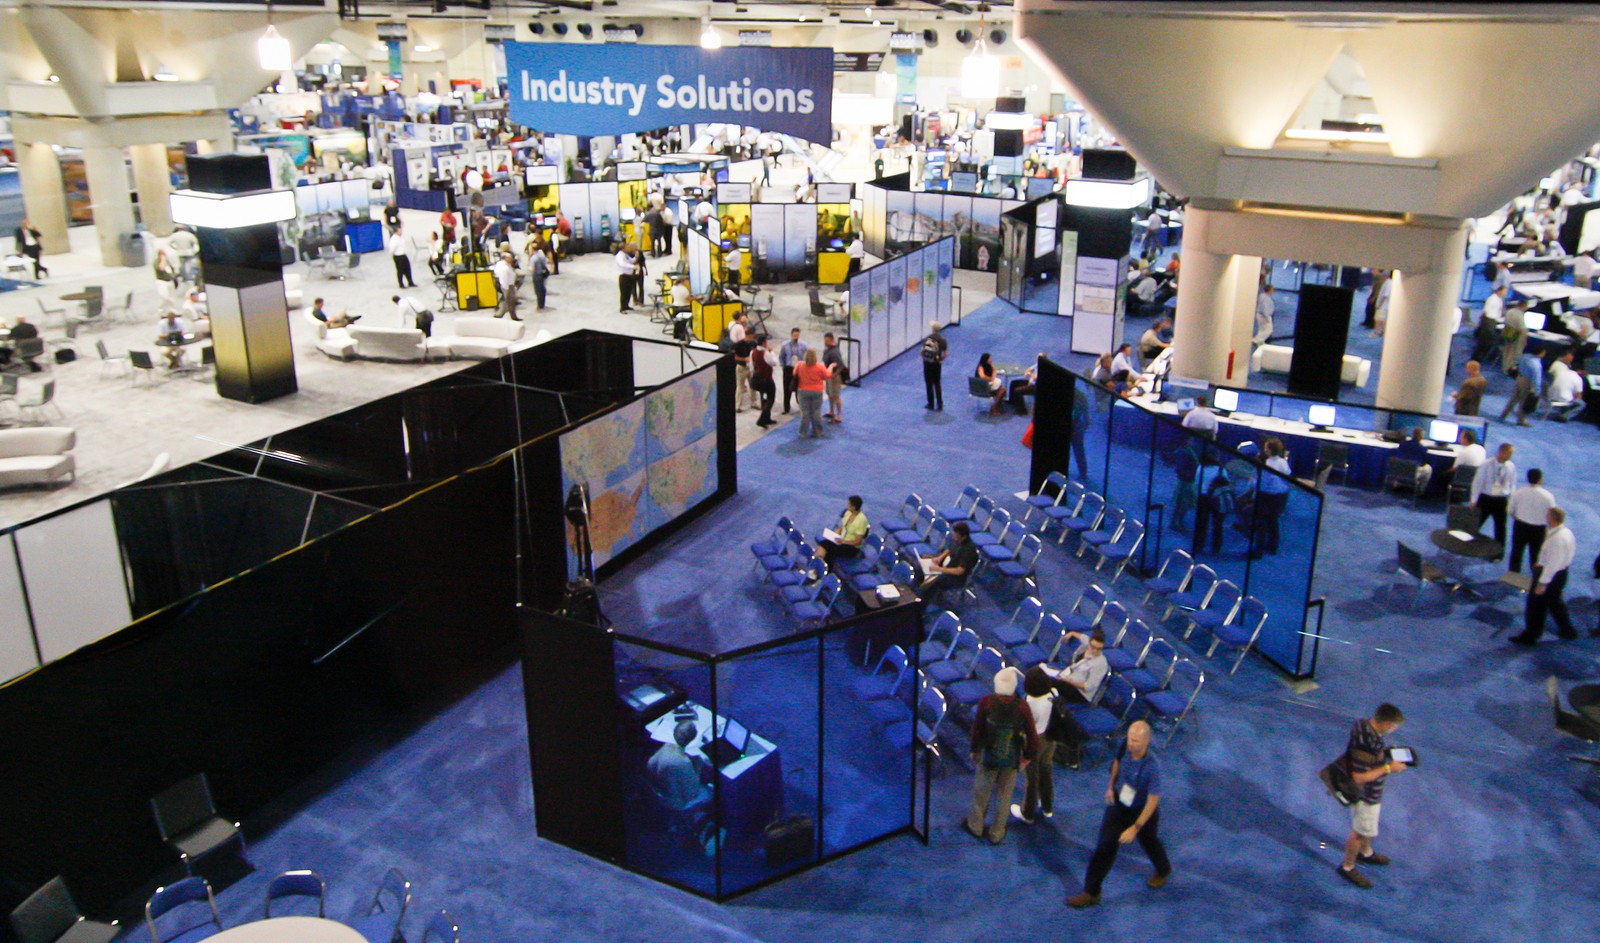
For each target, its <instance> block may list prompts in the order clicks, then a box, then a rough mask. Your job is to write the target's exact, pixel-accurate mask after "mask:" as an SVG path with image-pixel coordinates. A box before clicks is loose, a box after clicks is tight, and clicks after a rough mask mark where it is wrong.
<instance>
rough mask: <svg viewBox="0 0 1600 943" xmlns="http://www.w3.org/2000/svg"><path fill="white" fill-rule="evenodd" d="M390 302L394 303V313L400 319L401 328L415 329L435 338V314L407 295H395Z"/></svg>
mask: <svg viewBox="0 0 1600 943" xmlns="http://www.w3.org/2000/svg"><path fill="white" fill-rule="evenodd" d="M390 300H391V301H393V302H394V313H395V314H396V316H398V317H399V318H400V326H401V327H406V328H411V327H414V328H416V329H417V330H419V331H421V332H422V333H423V335H424V336H427V337H431V336H433V312H431V311H429V310H428V309H427V308H426V307H424V306H423V304H422V302H420V301H418V300H416V299H415V298H411V297H409V296H405V295H395V296H394V297H393V298H391V299H390Z"/></svg>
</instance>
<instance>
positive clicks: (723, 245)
mask: <svg viewBox="0 0 1600 943" xmlns="http://www.w3.org/2000/svg"><path fill="white" fill-rule="evenodd" d="M717 245H718V247H719V248H720V249H722V251H723V252H727V251H728V250H730V249H732V248H733V240H732V239H724V240H722V242H720V243H718V244H717Z"/></svg>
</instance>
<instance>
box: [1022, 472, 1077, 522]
mask: <svg viewBox="0 0 1600 943" xmlns="http://www.w3.org/2000/svg"><path fill="white" fill-rule="evenodd" d="M1068 487H1069V482H1068V481H1067V476H1066V475H1063V474H1061V473H1060V472H1051V473H1050V474H1048V475H1046V476H1044V481H1042V482H1040V483H1039V490H1038V491H1035V492H1034V493H1033V494H1030V495H1028V497H1027V498H1026V499H1025V501H1024V503H1026V504H1027V505H1028V510H1027V511H1025V512H1024V513H1023V515H1022V523H1024V524H1027V523H1028V522H1029V521H1031V520H1033V516H1034V515H1035V514H1038V515H1039V516H1040V517H1044V509H1045V508H1053V507H1055V506H1056V505H1058V504H1060V503H1061V500H1062V499H1063V498H1065V497H1066V496H1067V489H1068ZM1078 487H1079V488H1082V487H1083V486H1082V485H1079V486H1078Z"/></svg>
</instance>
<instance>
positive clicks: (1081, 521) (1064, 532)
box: [1056, 491, 1106, 550]
mask: <svg viewBox="0 0 1600 943" xmlns="http://www.w3.org/2000/svg"><path fill="white" fill-rule="evenodd" d="M1105 516H1106V499H1105V498H1102V497H1101V496H1100V495H1098V494H1095V493H1094V492H1093V491H1087V492H1084V495H1083V500H1082V501H1080V502H1078V513H1077V514H1074V515H1073V516H1071V517H1064V518H1062V519H1061V536H1060V537H1057V538H1056V543H1057V544H1058V545H1060V544H1065V543H1066V542H1067V538H1068V537H1069V536H1075V535H1077V536H1081V535H1083V534H1087V533H1091V532H1093V531H1095V530H1096V529H1098V528H1099V527H1100V522H1101V521H1102V520H1104V519H1105ZM1079 549H1080V550H1081V549H1082V548H1081V547H1080V548H1079Z"/></svg>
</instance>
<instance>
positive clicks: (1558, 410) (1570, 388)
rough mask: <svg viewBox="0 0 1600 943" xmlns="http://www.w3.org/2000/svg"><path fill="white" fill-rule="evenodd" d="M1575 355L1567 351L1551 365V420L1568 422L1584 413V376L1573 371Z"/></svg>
mask: <svg viewBox="0 0 1600 943" xmlns="http://www.w3.org/2000/svg"><path fill="white" fill-rule="evenodd" d="M1572 360H1573V353H1572V351H1570V350H1569V351H1567V352H1566V353H1564V354H1562V355H1561V356H1560V357H1559V358H1557V360H1556V362H1555V363H1552V364H1551V365H1550V418H1551V419H1554V420H1555V421H1556V422H1566V421H1568V420H1570V419H1571V418H1572V417H1573V416H1576V415H1577V414H1578V413H1581V412H1583V409H1584V406H1585V403H1584V401H1583V374H1581V373H1579V372H1578V371H1576V370H1574V369H1572Z"/></svg>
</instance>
